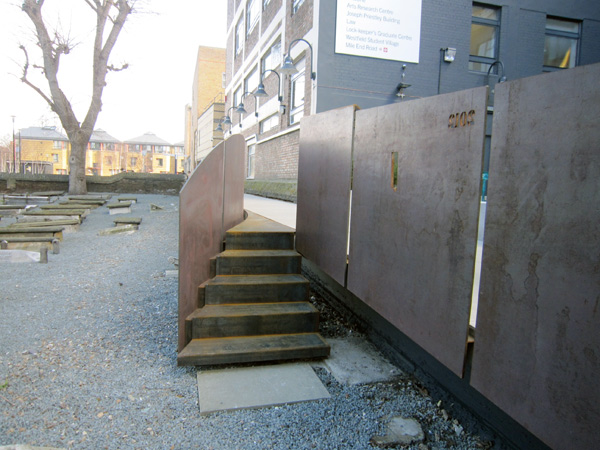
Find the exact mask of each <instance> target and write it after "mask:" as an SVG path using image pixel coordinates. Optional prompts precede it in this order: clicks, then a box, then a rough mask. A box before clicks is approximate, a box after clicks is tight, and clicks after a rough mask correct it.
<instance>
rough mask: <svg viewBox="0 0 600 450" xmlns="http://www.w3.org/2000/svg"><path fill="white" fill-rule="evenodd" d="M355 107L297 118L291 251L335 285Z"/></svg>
mask: <svg viewBox="0 0 600 450" xmlns="http://www.w3.org/2000/svg"><path fill="white" fill-rule="evenodd" d="M356 109H358V107H356V106H348V107H345V108H340V109H334V110H331V111H327V112H324V113H320V114H317V115H313V116H308V117H304V118H302V127H301V128H300V155H299V159H298V194H297V214H296V248H297V250H298V251H299V252H300V253H302V255H304V257H306V258H307V259H309V260H311V261H312V262H314V263H315V264H316V265H317V266H319V267H320V268H321V269H322V270H323V271H324V272H325V273H327V274H328V275H329V276H331V277H332V278H333V279H334V280H336V281H337V282H338V283H340V284H341V285H344V283H345V282H344V278H345V274H346V255H347V249H348V221H349V219H350V182H351V171H352V138H353V135H354V113H355V111H356Z"/></svg>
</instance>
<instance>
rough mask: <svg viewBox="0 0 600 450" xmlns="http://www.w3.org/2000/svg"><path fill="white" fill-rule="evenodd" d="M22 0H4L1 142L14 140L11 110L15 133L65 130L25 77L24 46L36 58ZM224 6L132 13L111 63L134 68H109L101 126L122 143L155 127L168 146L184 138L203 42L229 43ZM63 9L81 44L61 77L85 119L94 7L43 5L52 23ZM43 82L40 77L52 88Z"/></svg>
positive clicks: (76, 0)
mask: <svg viewBox="0 0 600 450" xmlns="http://www.w3.org/2000/svg"><path fill="white" fill-rule="evenodd" d="M20 4H21V1H19V0H0V139H3V138H5V137H9V138H12V117H11V116H13V115H14V116H16V117H15V129H16V130H18V129H19V128H26V127H30V126H41V125H56V126H58V127H60V122H59V121H58V119H57V118H55V115H54V114H53V113H52V112H51V111H50V108H49V107H48V105H47V104H46V102H45V101H43V100H42V98H41V97H40V96H39V95H38V94H37V93H35V92H34V91H33V90H32V89H31V88H30V87H28V86H26V85H24V84H23V83H22V82H21V81H20V77H21V73H22V62H23V61H24V56H23V53H22V52H21V50H19V44H21V43H25V44H27V45H28V47H30V48H31V50H30V60H31V61H30V62H31V63H33V62H34V60H33V57H32V56H31V53H33V52H35V46H34V45H33V38H32V32H31V28H32V27H31V25H30V21H29V18H28V17H27V15H26V14H25V13H24V12H22V11H21V9H20V7H19V5H20ZM226 5H227V2H226V1H225V0H144V1H143V3H141V8H142V9H143V12H141V13H139V14H135V15H133V16H130V19H129V20H128V22H127V23H126V24H125V28H124V29H123V31H122V33H121V35H120V36H119V40H118V41H117V45H116V47H115V49H114V50H113V53H112V56H111V60H110V61H109V62H110V63H112V64H113V65H115V66H119V65H122V64H123V63H128V64H129V68H128V69H127V70H125V71H122V72H116V73H109V75H108V82H107V87H106V88H105V89H104V95H103V109H102V111H101V112H100V116H99V118H98V121H97V122H96V129H103V130H105V131H107V132H108V133H109V134H111V135H113V136H114V137H116V138H117V139H120V140H127V139H130V138H134V137H137V136H139V135H141V134H144V133H145V132H148V131H150V132H153V133H155V134H156V135H157V136H159V137H161V138H162V139H165V140H166V141H169V142H171V143H176V142H181V141H183V136H184V111H185V105H186V104H188V103H191V100H192V98H191V97H192V81H193V76H194V69H195V65H196V53H197V50H198V46H200V45H203V46H209V47H225V41H226V37H225V35H226V29H225V27H226V10H227V6H226ZM58 8H60V24H61V28H62V29H68V30H70V34H71V36H72V38H73V40H74V41H76V42H81V44H80V45H78V46H77V47H76V48H75V50H74V51H73V52H72V53H71V54H69V55H64V56H63V59H62V60H61V68H60V71H59V81H60V82H61V87H62V88H63V90H64V91H65V93H66V95H67V97H68V98H69V99H70V101H71V103H72V104H73V106H74V109H75V112H76V114H77V118H78V119H79V121H83V117H84V115H85V112H87V108H88V106H89V101H90V95H91V75H90V74H89V71H90V67H91V51H90V49H89V47H86V43H90V41H91V40H92V39H93V33H94V22H93V20H94V12H93V11H92V10H91V9H90V7H89V6H87V5H86V4H85V2H84V0H46V1H45V3H44V7H43V10H47V13H48V17H52V18H53V24H52V25H51V26H55V23H56V19H54V18H55V17H57V15H56V12H57V11H58ZM49 26H50V25H49ZM36 55H37V53H36ZM36 61H38V62H39V61H40V59H39V58H38V59H36ZM44 82H45V79H44V78H37V83H38V84H39V85H40V86H43V87H44V88H45V90H46V91H47V83H46V84H44Z"/></svg>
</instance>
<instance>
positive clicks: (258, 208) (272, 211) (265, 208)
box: [244, 194, 296, 229]
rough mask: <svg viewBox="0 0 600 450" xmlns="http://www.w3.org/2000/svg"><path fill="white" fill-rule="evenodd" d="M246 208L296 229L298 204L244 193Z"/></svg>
mask: <svg viewBox="0 0 600 450" xmlns="http://www.w3.org/2000/svg"><path fill="white" fill-rule="evenodd" d="M244 209H246V210H248V211H252V212H254V213H256V214H260V215H261V216H263V217H266V218H268V219H271V220H274V221H275V222H279V223H282V224H283V225H287V226H288V227H291V228H294V229H296V204H295V203H290V202H284V201H281V200H275V199H272V198H265V197H259V196H257V195H251V194H244Z"/></svg>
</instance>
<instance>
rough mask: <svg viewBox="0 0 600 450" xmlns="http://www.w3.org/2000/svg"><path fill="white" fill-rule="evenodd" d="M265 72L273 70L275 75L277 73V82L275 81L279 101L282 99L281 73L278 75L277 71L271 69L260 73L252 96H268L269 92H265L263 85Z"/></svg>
mask: <svg viewBox="0 0 600 450" xmlns="http://www.w3.org/2000/svg"><path fill="white" fill-rule="evenodd" d="M267 72H273V73H274V74H275V75H277V79H278V80H279V82H278V83H277V100H279V103H281V102H282V100H283V97H282V96H281V75H279V72H277V71H276V70H273V69H267V70H265V71H264V72H263V73H261V74H260V81H259V83H258V87H257V88H256V91H254V96H255V97H268V96H269V94H267V91H265V85H264V84H263V75H264V74H265V73H267Z"/></svg>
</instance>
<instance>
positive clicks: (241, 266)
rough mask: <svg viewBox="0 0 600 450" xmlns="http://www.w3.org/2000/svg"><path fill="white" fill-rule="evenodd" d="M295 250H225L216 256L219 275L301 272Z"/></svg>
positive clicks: (299, 261) (300, 260) (299, 258)
mask: <svg viewBox="0 0 600 450" xmlns="http://www.w3.org/2000/svg"><path fill="white" fill-rule="evenodd" d="M301 263H302V257H301V256H300V254H299V253H298V252H296V251H295V250H225V251H224V252H222V253H220V254H219V255H218V256H217V258H216V274H217V275H251V274H255V275H258V274H285V273H300V268H301Z"/></svg>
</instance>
